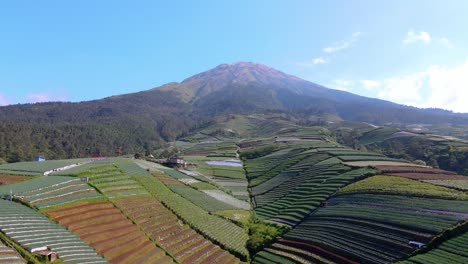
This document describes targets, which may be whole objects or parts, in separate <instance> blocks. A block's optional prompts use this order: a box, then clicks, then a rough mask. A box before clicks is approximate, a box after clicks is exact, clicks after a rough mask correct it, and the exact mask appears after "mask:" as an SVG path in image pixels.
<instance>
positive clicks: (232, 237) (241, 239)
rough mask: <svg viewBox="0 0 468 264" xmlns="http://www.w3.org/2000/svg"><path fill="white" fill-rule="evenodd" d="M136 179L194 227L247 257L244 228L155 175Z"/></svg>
mask: <svg viewBox="0 0 468 264" xmlns="http://www.w3.org/2000/svg"><path fill="white" fill-rule="evenodd" d="M136 179H137V180H138V181H139V182H140V183H141V184H142V185H143V186H144V187H145V188H146V189H147V190H148V191H149V192H150V193H151V194H152V195H154V196H155V197H156V198H157V199H158V200H159V201H161V202H162V203H163V204H164V205H165V206H167V207H168V208H170V209H171V210H172V211H173V212H174V213H175V214H176V215H177V216H179V217H180V218H181V219H183V220H184V221H185V222H186V223H188V224H189V225H190V226H191V227H192V228H194V229H195V230H197V231H199V232H201V233H202V234H203V235H204V236H206V237H208V238H209V239H210V240H212V241H213V242H215V243H217V244H220V245H222V246H223V247H225V248H226V249H228V250H229V251H231V252H233V253H236V254H237V255H239V256H242V257H243V258H246V256H247V254H248V253H247V250H246V248H245V245H246V242H247V240H248V235H247V233H246V232H245V230H244V229H243V228H241V227H239V226H237V225H235V224H233V223H231V222H229V221H228V220H224V219H222V218H220V217H218V216H214V215H210V214H209V213H208V212H207V211H205V210H203V209H202V208H200V207H198V206H196V205H195V204H193V203H191V202H189V201H187V200H186V199H184V198H183V197H182V196H180V195H178V194H175V193H173V192H172V191H171V190H170V189H169V188H167V187H166V186H165V185H164V184H163V183H161V182H160V181H158V180H157V179H156V178H154V177H138V178H136Z"/></svg>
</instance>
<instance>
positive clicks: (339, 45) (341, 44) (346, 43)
mask: <svg viewBox="0 0 468 264" xmlns="http://www.w3.org/2000/svg"><path fill="white" fill-rule="evenodd" d="M360 36H361V32H354V33H353V35H352V37H351V38H350V39H347V40H341V41H338V42H336V43H334V44H333V45H330V46H328V47H325V48H323V52H326V53H335V52H338V51H340V50H344V49H347V48H349V47H351V45H352V44H353V43H354V42H356V41H358V39H359V37H360Z"/></svg>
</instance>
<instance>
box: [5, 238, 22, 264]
mask: <svg viewBox="0 0 468 264" xmlns="http://www.w3.org/2000/svg"><path fill="white" fill-rule="evenodd" d="M0 263H5V264H7V263H8V264H24V263H26V261H25V260H24V259H23V258H22V257H21V256H20V255H19V254H18V252H16V250H15V249H13V248H12V247H9V246H7V245H6V244H5V243H3V242H2V241H1V240H0Z"/></svg>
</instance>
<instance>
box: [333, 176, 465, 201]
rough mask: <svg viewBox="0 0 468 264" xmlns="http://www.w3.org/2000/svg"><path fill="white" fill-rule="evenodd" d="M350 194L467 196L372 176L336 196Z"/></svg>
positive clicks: (420, 184) (392, 177) (419, 184)
mask: <svg viewBox="0 0 468 264" xmlns="http://www.w3.org/2000/svg"><path fill="white" fill-rule="evenodd" d="M350 193H385V194H397V195H408V196H419V197H437V198H445V199H460V200H468V194H467V193H465V192H462V191H457V190H452V189H449V188H446V187H442V186H435V185H432V184H429V183H425V182H420V181H416V180H412V179H406V178H402V177H397V176H380V175H379V176H373V177H370V178H367V179H364V180H362V181H359V182H357V183H354V184H351V185H348V186H346V187H344V188H343V189H341V190H340V191H338V193H337V194H338V195H341V194H350Z"/></svg>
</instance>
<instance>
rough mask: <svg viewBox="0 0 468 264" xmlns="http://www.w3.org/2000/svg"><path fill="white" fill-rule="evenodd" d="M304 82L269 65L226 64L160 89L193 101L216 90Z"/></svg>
mask: <svg viewBox="0 0 468 264" xmlns="http://www.w3.org/2000/svg"><path fill="white" fill-rule="evenodd" d="M291 81H293V82H297V81H303V80H302V79H300V78H298V77H295V76H292V75H288V74H286V73H283V72H281V71H279V70H276V69H273V68H271V67H268V66H266V65H263V64H260V63H254V62H244V61H240V62H235V63H224V64H220V65H218V66H216V67H215V68H212V69H210V70H207V71H205V72H202V73H199V74H196V75H194V76H192V77H189V78H187V79H185V80H183V81H182V82H181V83H180V84H178V85H176V86H168V87H166V88H163V87H162V89H161V90H172V91H175V92H177V93H178V94H179V95H180V97H181V98H182V99H183V100H184V101H193V100H197V98H201V97H204V96H206V95H208V94H211V93H213V92H216V91H220V90H223V89H231V88H233V87H239V86H247V85H250V84H252V83H256V84H259V85H263V86H281V85H284V83H287V82H291Z"/></svg>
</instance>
